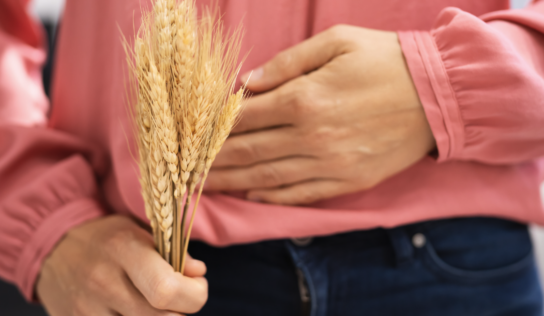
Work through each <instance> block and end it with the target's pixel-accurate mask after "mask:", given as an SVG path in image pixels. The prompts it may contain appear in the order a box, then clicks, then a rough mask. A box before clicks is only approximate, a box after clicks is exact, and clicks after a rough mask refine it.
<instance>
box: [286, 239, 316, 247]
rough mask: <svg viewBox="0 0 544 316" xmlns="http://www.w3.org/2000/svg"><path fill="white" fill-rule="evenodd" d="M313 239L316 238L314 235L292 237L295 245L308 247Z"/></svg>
mask: <svg viewBox="0 0 544 316" xmlns="http://www.w3.org/2000/svg"><path fill="white" fill-rule="evenodd" d="M312 240H314V239H313V238H312V237H305V238H291V242H292V243H293V244H295V246H299V247H306V246H308V245H309V244H311V243H312Z"/></svg>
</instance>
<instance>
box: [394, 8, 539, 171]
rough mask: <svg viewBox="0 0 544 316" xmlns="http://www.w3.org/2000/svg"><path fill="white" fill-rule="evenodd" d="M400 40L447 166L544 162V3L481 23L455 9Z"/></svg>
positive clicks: (491, 16)
mask: <svg viewBox="0 0 544 316" xmlns="http://www.w3.org/2000/svg"><path fill="white" fill-rule="evenodd" d="M399 38H400V41H401V45H402V48H403V51H404V54H405V57H406V60H407V63H408V67H409V69H410V72H411V74H412V78H413V80H414V83H415V85H416V88H417V90H418V93H419V96H420V99H421V102H422V103H423V107H424V109H425V113H426V115H427V118H428V120H429V123H430V126H431V129H432V131H433V134H434V136H435V139H436V142H437V147H438V152H439V157H438V160H439V161H448V160H471V161H479V162H483V163H487V164H512V163H518V162H522V161H527V160H533V159H536V158H539V157H542V156H544V1H536V2H535V3H533V4H532V5H531V6H529V7H528V8H526V9H524V10H508V11H499V12H493V13H491V14H487V15H485V16H483V17H481V18H477V17H475V16H473V15H471V14H469V13H466V12H463V11H461V10H459V9H456V8H447V9H444V10H443V11H442V12H441V13H440V15H439V17H438V19H437V21H436V24H435V26H434V28H433V29H432V30H431V31H430V32H423V31H408V32H399Z"/></svg>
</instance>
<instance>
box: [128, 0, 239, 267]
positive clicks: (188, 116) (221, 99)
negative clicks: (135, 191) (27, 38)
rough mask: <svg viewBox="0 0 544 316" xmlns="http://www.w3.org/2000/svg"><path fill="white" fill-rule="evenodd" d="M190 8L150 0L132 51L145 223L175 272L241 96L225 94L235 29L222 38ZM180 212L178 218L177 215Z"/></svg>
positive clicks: (213, 19) (211, 16)
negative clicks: (204, 183) (193, 201)
mask: <svg viewBox="0 0 544 316" xmlns="http://www.w3.org/2000/svg"><path fill="white" fill-rule="evenodd" d="M196 16H197V15H196V8H195V2H194V0H183V1H176V0H155V1H154V2H153V7H152V9H151V10H150V11H144V12H143V15H142V24H141V26H140V29H139V31H138V33H137V35H136V39H135V42H134V46H133V49H130V47H129V45H128V43H127V42H126V41H125V50H126V53H127V61H128V64H129V68H130V70H131V72H132V73H133V75H134V77H135V78H136V79H137V80H136V82H137V84H136V88H135V89H134V90H136V91H137V97H136V98H135V99H136V101H135V108H136V111H135V123H136V136H137V139H138V141H137V144H138V152H139V155H138V156H139V169H140V179H139V180H140V184H141V186H142V196H143V199H144V205H145V211H146V216H147V217H148V218H149V220H150V223H151V227H152V230H153V235H154V237H155V243H156V244H157V249H158V250H159V252H160V253H161V255H162V256H163V257H164V258H165V260H167V261H168V262H170V263H171V264H172V266H173V267H174V269H175V270H176V271H180V272H181V271H183V268H184V265H185V258H186V252H187V247H188V243H189V239H190V235H191V229H192V226H193V222H194V218H195V212H196V208H197V205H198V203H199V201H200V197H201V195H202V186H201V187H200V189H199V191H198V194H197V198H196V203H195V204H194V206H193V209H192V212H191V214H190V221H189V223H188V224H187V223H186V222H187V221H188V219H189V218H188V215H189V206H190V205H191V199H192V196H193V194H194V193H195V190H196V187H197V185H198V183H199V182H200V180H201V179H202V181H205V179H206V177H207V175H208V173H209V170H210V168H211V165H212V162H213V160H214V159H215V157H216V155H217V153H218V152H219V150H220V149H221V146H222V145H223V143H224V142H225V140H226V139H227V137H228V135H229V133H230V131H231V129H232V127H233V126H234V124H235V122H236V117H237V116H238V114H239V113H240V110H241V108H242V107H241V104H242V99H243V97H244V91H243V89H241V90H240V91H238V93H236V94H233V92H232V90H233V87H234V81H235V79H236V77H237V74H238V72H239V70H240V67H239V66H236V65H237V58H238V55H239V51H240V43H241V36H242V31H241V27H239V28H237V29H236V30H234V31H233V32H232V33H231V34H230V35H229V36H225V30H224V28H223V24H222V23H221V21H220V17H219V11H218V9H217V8H215V9H213V10H209V9H206V10H204V12H203V14H202V18H201V19H200V20H197V19H196ZM182 210H183V211H182Z"/></svg>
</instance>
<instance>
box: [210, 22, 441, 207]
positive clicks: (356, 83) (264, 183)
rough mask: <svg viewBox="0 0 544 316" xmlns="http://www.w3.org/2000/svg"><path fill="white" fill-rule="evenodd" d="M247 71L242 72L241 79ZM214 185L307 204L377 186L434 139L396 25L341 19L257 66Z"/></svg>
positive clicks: (417, 156)
mask: <svg viewBox="0 0 544 316" xmlns="http://www.w3.org/2000/svg"><path fill="white" fill-rule="evenodd" d="M246 79H247V74H246V76H242V81H245V80H246ZM248 88H249V89H250V90H251V91H253V92H264V93H262V94H259V95H256V96H254V97H252V98H250V99H249V100H248V101H247V102H246V108H245V110H244V112H243V114H242V119H241V121H240V123H239V124H238V126H237V127H236V128H235V130H234V131H233V133H232V136H231V137H230V138H229V139H228V140H227V141H226V143H225V145H224V147H223V149H222V151H221V152H220V154H219V155H218V158H217V160H216V162H215V164H214V166H213V168H212V170H211V172H210V175H209V178H208V181H207V183H206V185H205V188H206V190H213V191H230V190H246V191H248V192H247V198H248V199H249V200H253V201H262V202H268V203H274V204H307V203H311V202H315V201H318V200H321V199H326V198H331V197H334V196H338V195H342V194H347V193H352V192H356V191H361V190H365V189H369V188H371V187H373V186H375V185H377V184H378V183H380V182H382V181H384V180H385V179H387V178H388V177H391V176H393V175H395V174H397V173H398V172H400V171H402V170H403V169H406V168H408V167H409V166H410V165H412V164H414V163H415V162H417V161H418V160H420V159H421V158H422V157H423V156H425V155H427V154H428V153H429V152H430V151H431V150H432V149H433V148H434V147H435V141H434V138H433V135H432V133H431V129H430V127H429V124H428V122H427V119H426V117H425V113H424V111H423V108H422V105H421V103H420V101H419V98H418V95H417V92H416V90H415V87H414V84H413V82H412V79H411V77H410V73H409V71H408V69H407V66H406V63H405V60H404V56H403V54H402V50H401V47H400V44H399V42H398V38H397V34H396V33H393V32H383V31H376V30H369V29H364V28H360V27H352V26H335V27H333V28H331V29H329V30H327V31H325V32H323V33H320V34H318V35H316V36H314V37H312V38H310V39H309V40H307V41H305V42H303V43H301V44H299V45H297V46H294V47H293V48H290V49H288V50H286V51H283V52H281V53H279V54H278V55H277V56H276V57H275V58H273V59H272V60H271V61H269V62H268V63H266V64H265V65H264V66H263V67H261V68H259V69H257V70H255V71H254V72H253V75H252V76H251V78H250V80H249V83H248Z"/></svg>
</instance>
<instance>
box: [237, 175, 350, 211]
mask: <svg viewBox="0 0 544 316" xmlns="http://www.w3.org/2000/svg"><path fill="white" fill-rule="evenodd" d="M341 189H342V182H341V181H340V180H335V179H322V180H321V179H319V180H312V181H307V182H302V183H297V184H294V185H292V186H288V187H285V188H277V189H269V190H252V191H249V192H248V193H247V196H246V197H247V199H248V200H251V201H258V202H266V203H271V204H280V205H304V204H310V203H314V202H317V201H320V200H324V199H328V198H331V197H334V196H337V195H338V194H342V190H341Z"/></svg>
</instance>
